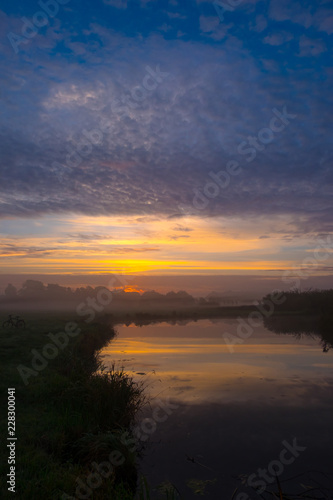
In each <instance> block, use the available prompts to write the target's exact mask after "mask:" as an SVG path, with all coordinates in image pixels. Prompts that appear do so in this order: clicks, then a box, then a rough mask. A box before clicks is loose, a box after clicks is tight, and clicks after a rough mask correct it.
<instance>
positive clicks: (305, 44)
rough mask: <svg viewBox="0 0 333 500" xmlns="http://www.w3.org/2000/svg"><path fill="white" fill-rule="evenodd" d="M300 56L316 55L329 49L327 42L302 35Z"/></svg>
mask: <svg viewBox="0 0 333 500" xmlns="http://www.w3.org/2000/svg"><path fill="white" fill-rule="evenodd" d="M299 48H300V51H299V55H300V57H314V56H318V55H320V54H322V53H323V52H326V51H327V47H326V44H325V43H324V42H323V41H322V40H317V39H311V38H308V37H307V36H305V35H302V36H301V38H300V40H299Z"/></svg>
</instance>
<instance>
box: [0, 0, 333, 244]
mask: <svg viewBox="0 0 333 500" xmlns="http://www.w3.org/2000/svg"><path fill="white" fill-rule="evenodd" d="M116 3H117V4H118V3H119V2H113V4H114V6H116V5H115V4H116ZM273 4H274V2H271V4H270V5H271V7H270V10H269V15H270V18H267V19H265V18H263V17H262V14H260V13H256V15H255V14H254V17H253V20H255V23H256V26H260V29H259V28H258V30H257V33H258V35H257V34H256V35H255V36H256V37H258V39H256V43H255V44H253V46H252V45H251V44H248V43H247V39H246V36H245V33H247V32H244V31H243V29H244V24H240V25H239V26H238V25H237V23H236V18H234V21H235V23H234V24H235V25H234V26H231V25H230V26H229V25H222V24H221V23H219V19H218V16H210V15H206V13H207V12H209V11H208V10H207V11H205V14H204V13H201V11H200V12H199V13H198V17H197V18H196V19H197V21H198V22H197V24H198V26H197V28H196V29H197V32H196V33H195V34H191V32H190V31H189V30H188V29H186V22H185V23H184V25H182V30H184V32H185V31H186V37H183V39H177V38H170V39H168V40H166V39H165V38H164V34H163V33H157V32H156V29H157V28H156V27H157V26H160V24H161V21H160V18H158V22H156V23H155V24H154V22H152V24H151V26H152V27H151V30H150V31H149V30H148V33H145V34H144V35H142V36H141V35H140V36H136V37H134V36H125V35H124V34H123V33H121V32H116V31H115V30H114V29H112V27H111V28H110V27H109V26H107V24H106V23H104V24H103V19H101V17H98V14H97V13H96V16H95V18H94V19H93V22H91V19H89V21H88V24H87V25H85V26H84V27H83V26H82V25H73V26H72V27H71V29H67V25H66V22H65V18H63V22H62V23H60V24H59V23H58V24H56V23H55V25H54V26H53V25H52V26H49V27H48V28H47V29H48V30H49V29H51V28H52V31H45V33H44V32H43V33H41V34H40V35H38V36H39V38H38V39H37V38H36V39H33V40H31V42H29V44H26V45H25V46H24V47H22V51H21V52H20V55H19V57H17V58H14V57H13V52H12V49H11V47H10V45H9V44H7V45H6V47H5V50H4V56H3V57H4V58H5V64H6V71H4V72H3V73H2V74H1V76H0V79H1V84H2V85H1V88H2V96H1V97H2V106H3V117H4V118H5V121H4V123H3V124H2V128H1V139H2V161H1V165H0V169H1V181H2V182H1V186H0V213H1V217H3V218H5V217H27V218H34V217H37V216H40V215H48V214H56V213H58V214H65V213H77V214H84V215H87V216H95V215H104V216H116V215H121V216H127V215H128V216H132V215H133V216H137V217H138V219H141V220H142V219H144V218H146V217H148V218H149V217H153V216H155V217H156V216H157V217H160V218H161V219H163V218H168V217H173V216H174V217H175V219H174V220H176V219H177V218H179V219H180V218H181V217H184V213H183V212H182V211H181V209H180V208H179V206H186V207H190V209H191V210H192V211H193V213H194V214H195V215H196V216H198V217H216V216H220V215H224V216H227V217H234V216H244V217H246V218H249V217H259V216H260V215H261V214H262V213H264V214H266V216H267V217H268V218H269V217H270V216H272V215H279V214H288V215H292V216H294V217H295V220H296V221H297V224H298V228H296V227H294V228H293V231H295V234H296V232H297V229H300V228H302V229H304V230H307V231H309V230H312V229H317V230H318V231H329V230H331V228H332V216H331V199H332V187H333V186H332V184H333V173H332V168H331V158H332V153H333V151H332V149H333V148H332V140H331V129H330V124H331V116H330V109H331V106H332V96H331V88H332V76H333V75H332V73H331V70H330V64H329V62H328V61H327V60H326V59H325V57H327V53H326V51H324V48H326V41H325V39H324V38H323V40H319V39H317V38H315V35H313V33H312V34H311V37H310V34H309V33H308V34H304V35H302V34H300V36H299V48H298V46H297V43H296V42H294V41H292V42H291V43H288V44H286V45H285V42H286V41H288V40H290V41H291V34H290V33H289V31H288V29H287V28H288V26H287V22H289V21H292V22H293V23H296V24H298V27H297V29H299V30H302V29H303V28H305V26H307V25H308V14H309V12H310V13H311V12H312V17H311V23H312V24H311V25H312V27H315V28H316V29H323V26H324V27H326V29H328V24H327V23H326V24H325V19H324V17H323V12H325V11H326V10H327V9H326V8H324V6H322V7H321V8H320V9H318V11H317V10H315V9H312V10H310V11H309V9H308V8H307V7H304V8H303V11H304V12H303V14H302V9H301V8H300V4H298V3H297V2H296V3H295V4H294V3H293V2H292V3H290V2H285V1H284V0H281V4H280V2H275V6H274V5H273ZM153 5H154V4H153V3H152V4H147V7H149V12H150V10H151V9H153ZM259 5H260V4H259ZM129 6H130V4H129ZM253 6H254V4H253V3H252V4H251V8H252V7H253ZM206 7H208V5H207V6H206ZM202 8H204V4H202ZM244 8H245V4H244ZM104 9H105V10H106V11H107V10H110V9H107V7H105V6H104ZM119 9H120V10H121V7H119ZM213 11H214V9H213ZM241 11H242V12H243V14H244V9H243V10H242V9H240V10H238V9H235V12H234V13H232V14H233V15H235V16H237V15H238V14H237V13H239V12H241ZM144 12H145V15H146V14H147V11H146V10H144ZM191 12H192V11H191ZM179 13H180V14H181V16H182V17H183V16H184V11H183V10H181V11H179ZM116 14H118V15H120V16H121V15H124V13H123V12H120V13H117V12H116V13H115V15H116ZM112 15H113V14H112ZM163 15H164V14H163ZM260 16H261V17H260ZM302 16H303V17H302ZM326 18H327V19H328V18H329V16H327V14H326ZM3 19H4V23H5V26H7V27H8V24H9V23H10V22H13V23H14V25H15V26H16V24H17V22H18V21H17V20H15V19H14V18H13V19H12V18H10V17H9V16H5V17H4V18H3ZM156 19H157V18H156ZM156 19H155V18H154V21H155V20H156ZM164 19H165V22H167V21H168V20H169V21H170V16H168V15H167V14H166V13H165V18H164ZM175 19H176V18H175ZM272 20H273V21H274V22H275V21H279V22H280V21H281V22H283V23H285V22H286V24H284V25H283V30H281V32H280V33H278V32H277V30H276V27H275V26H274V29H273V28H272V26H271V25H270V23H273V25H274V22H273V21H272ZM176 21H177V23H178V22H179V23H180V22H181V21H182V19H181V18H180V17H178V18H177V19H176ZM301 21H302V22H301ZM73 22H74V21H73ZM253 22H254V21H253ZM265 22H267V23H268V26H267V28H265ZM149 26H150V25H149ZM214 26H216V29H214ZM247 26H248V29H249V33H252V35H253V31H251V30H252V25H250V26H249V20H248V19H247ZM177 27H178V25H177ZM245 28H246V27H245ZM15 29H16V28H15ZM191 29H193V30H194V27H193V26H191ZM266 29H267V31H265V30H266ZM200 30H201V32H200ZM237 30H241V32H242V34H241V33H239V34H238V32H237ZM4 33H5V31H4ZM47 33H49V35H50V39H47V38H48V37H47ZM200 33H201V34H200ZM228 33H229V35H228V36H225V35H226V34H228ZM231 33H232V35H231ZM261 33H262V34H261ZM237 34H238V36H236V35H237ZM5 36H6V35H5ZM168 36H169V35H168ZM219 37H221V38H220V40H219ZM260 37H261V38H260ZM46 39H47V40H46ZM222 39H223V41H221V40H222ZM44 42H45V44H46V45H44ZM262 42H265V43H262ZM47 43H49V44H50V45H49V46H48V48H46V46H47ZM40 44H41V45H40ZM64 47H65V48H64ZM277 47H278V50H277ZM317 55H318V56H319V55H321V56H322V58H320V61H319V58H317V59H316V60H315V61H314V60H313V57H314V56H317ZM307 56H311V58H312V59H311V61H309V60H308V58H307ZM69 61H70V64H68V62H69ZM110 61H112V63H111V62H110ZM147 66H149V68H150V69H151V71H153V72H155V81H154V80H153V79H151V78H150V77H149V73H147ZM157 68H159V69H160V71H161V72H164V73H168V76H167V77H165V78H162V79H161V81H157V80H156V70H157ZM144 82H146V84H147V82H148V88H149V89H150V90H147V89H145V88H144V86H143V84H144ZM155 84H156V85H155ZM133 96H136V97H137V99H136V100H135V99H134V98H133ZM284 106H286V109H287V110H288V112H289V113H293V114H297V118H296V119H295V120H293V121H291V122H290V124H289V125H288V126H287V127H286V128H285V130H283V131H282V132H281V133H274V138H273V140H272V142H271V143H270V144H265V145H264V148H263V149H262V150H261V151H259V150H257V151H256V158H255V159H254V160H253V161H252V162H250V163H249V162H247V155H244V154H243V155H242V154H240V153H239V151H238V148H239V145H240V144H241V143H242V142H244V141H245V142H246V141H248V138H249V137H257V136H258V133H259V132H260V131H261V130H262V129H263V128H267V127H268V126H269V124H270V121H271V119H272V118H273V117H274V114H273V109H277V110H279V111H281V110H282V109H283V107H284ZM105 124H107V126H106V125H105ZM87 141H88V142H87ZM231 160H234V161H237V162H239V164H240V166H241V169H242V173H241V174H240V175H238V176H231V178H230V182H229V184H228V186H227V187H226V188H221V189H220V191H219V194H218V195H217V196H216V197H212V198H208V204H207V206H206V207H205V208H204V209H203V210H200V209H197V208H195V207H194V205H193V203H194V199H195V193H196V192H200V193H201V194H202V193H204V190H205V189H206V191H207V189H208V188H206V185H207V183H211V182H212V177H211V176H210V174H211V173H212V172H213V173H215V174H217V173H219V172H220V171H225V170H226V168H227V164H228V162H229V161H231ZM185 224H186V222H185V223H184V225H185ZM93 231H94V230H93ZM179 231H180V230H179ZM96 239H97V238H96Z"/></svg>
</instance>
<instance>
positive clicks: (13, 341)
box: [0, 314, 144, 500]
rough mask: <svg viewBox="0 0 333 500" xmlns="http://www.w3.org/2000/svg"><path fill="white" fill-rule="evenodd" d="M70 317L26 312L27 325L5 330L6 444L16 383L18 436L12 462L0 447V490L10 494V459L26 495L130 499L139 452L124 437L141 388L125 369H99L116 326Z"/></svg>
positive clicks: (1, 336) (1, 335)
mask: <svg viewBox="0 0 333 500" xmlns="http://www.w3.org/2000/svg"><path fill="white" fill-rule="evenodd" d="M67 319H68V321H67V322H66V318H65V317H64V315H59V314H58V315H57V314H53V315H49V314H48V315H46V314H38V315H37V314H35V315H33V314H29V315H28V316H26V317H25V322H26V327H25V328H20V329H18V328H11V329H4V328H1V329H0V363H1V381H0V385H1V394H2V397H3V400H2V412H1V433H2V434H1V435H2V436H3V437H4V440H3V443H4V442H5V441H6V437H7V436H8V432H9V431H8V429H7V410H6V408H7V391H8V388H14V389H15V412H14V414H13V415H14V416H15V420H16V425H15V433H14V434H15V437H16V438H17V440H15V443H16V455H15V461H14V462H13V463H12V464H9V463H8V453H9V448H7V447H6V445H5V444H3V445H2V446H1V452H0V460H1V491H2V495H1V497H2V498H13V492H12V491H13V490H11V491H9V490H8V488H9V487H10V486H11V485H10V484H9V483H7V482H6V481H7V479H9V478H8V477H7V474H9V472H10V466H11V467H14V469H11V472H15V474H14V475H13V474H12V478H14V476H15V481H14V483H15V486H14V491H15V495H16V497H18V498H20V499H22V500H25V499H27V500H28V499H29V500H30V499H31V498H45V499H60V498H61V499H62V498H88V496H87V495H88V494H89V491H90V492H91V493H90V495H92V496H91V497H92V498H94V499H105V498H113V499H115V500H126V499H132V498H133V494H134V492H135V489H136V484H137V475H136V464H135V458H136V457H135V451H134V450H133V446H132V448H131V446H129V445H128V442H126V441H125V440H124V439H123V436H124V435H125V434H126V433H128V434H126V435H127V441H129V440H130V431H129V429H130V426H131V423H133V421H134V418H135V415H136V414H137V412H138V411H139V410H140V408H141V407H142V405H143V404H144V396H143V389H142V387H141V386H139V385H138V384H136V383H134V382H133V380H132V379H131V378H130V377H128V376H127V375H126V374H125V373H124V372H118V371H114V370H113V371H111V372H110V373H105V372H102V373H99V374H96V373H95V372H96V370H98V369H99V368H100V360H99V356H98V351H99V349H101V348H102V347H103V346H104V345H106V344H107V342H108V341H110V340H111V339H112V338H113V337H114V335H115V332H114V330H113V328H112V327H110V326H107V325H106V324H105V323H104V322H103V321H102V320H99V321H96V322H94V323H91V324H90V325H87V324H85V323H84V322H79V321H78V322H77V323H74V322H73V321H72V320H71V318H70V317H68V318H67ZM68 325H70V326H68ZM64 326H67V327H68V328H67V333H68V335H67V339H66V336H65V335H66V330H65V331H64ZM50 332H51V336H50ZM74 334H76V335H74ZM52 335H53V337H52ZM57 342H58V344H57ZM62 344H63V346H62V347H61V345H62ZM11 409H12V408H11ZM13 415H12V414H11V420H13ZM13 438H14V437H13ZM103 462H104V464H105V463H108V464H109V466H106V465H105V468H104V469H103V467H100V464H101V463H103ZM80 495H81V496H80ZM84 495H86V496H84ZM90 495H89V497H90Z"/></svg>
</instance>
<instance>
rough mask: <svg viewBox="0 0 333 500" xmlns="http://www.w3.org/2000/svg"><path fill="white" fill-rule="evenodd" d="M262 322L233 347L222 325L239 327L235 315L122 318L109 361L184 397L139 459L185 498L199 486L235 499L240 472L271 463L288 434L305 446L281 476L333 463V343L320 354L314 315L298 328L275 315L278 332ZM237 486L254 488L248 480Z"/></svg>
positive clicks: (152, 476) (162, 392)
mask: <svg viewBox="0 0 333 500" xmlns="http://www.w3.org/2000/svg"><path fill="white" fill-rule="evenodd" d="M289 319H290V318H289ZM266 326H268V325H261V326H260V327H258V328H257V329H256V330H255V332H254V333H253V335H252V336H251V337H250V338H248V339H246V340H245V341H244V343H242V344H239V345H236V346H235V352H234V353H230V351H229V349H228V346H227V345H226V344H225V342H224V339H223V333H224V332H228V333H230V334H235V333H236V328H237V321H236V320H232V319H228V320H223V321H222V320H220V321H218V322H217V321H216V320H214V322H211V321H208V320H203V321H198V322H188V323H187V324H186V325H184V326H181V325H179V324H175V325H170V324H167V323H160V324H150V325H144V326H141V327H138V326H134V325H132V326H128V327H126V326H120V327H117V330H118V336H117V338H116V339H115V340H114V341H113V342H112V343H111V344H110V345H109V346H108V347H107V348H106V349H104V351H103V353H104V363H105V364H111V363H112V362H116V363H117V364H118V366H124V367H125V369H126V370H128V371H130V372H131V373H132V374H133V376H135V377H136V378H138V379H139V380H142V379H143V380H145V383H146V385H147V390H148V392H149V393H150V395H151V396H152V398H155V397H158V398H168V397H171V398H172V401H175V402H176V403H177V404H178V409H177V410H176V411H175V412H174V413H172V414H171V415H170V416H169V418H168V419H167V421H166V422H163V423H160V424H159V425H158V426H157V428H156V431H155V432H154V434H153V435H152V436H151V438H150V444H149V446H148V448H147V450H146V453H145V457H144V459H143V462H142V464H141V467H142V470H143V472H144V473H145V474H146V475H147V476H148V478H149V480H150V482H151V483H152V484H156V485H157V484H159V483H162V482H168V481H171V482H172V483H174V484H176V485H177V488H178V489H179V490H180V491H181V494H182V498H184V499H186V500H187V499H192V498H197V495H198V492H199V491H200V488H201V490H202V489H203V491H204V495H205V498H211V499H222V498H226V499H229V498H231V496H232V493H233V491H234V489H235V488H236V487H240V482H239V479H237V476H239V474H241V473H244V474H246V473H248V474H251V473H255V472H256V471H257V469H258V468H260V467H261V468H263V467H267V465H268V464H269V463H270V462H271V461H272V460H274V459H275V458H276V457H278V456H279V453H280V452H281V449H282V444H281V443H282V441H284V440H290V441H291V442H292V440H293V439H294V438H295V437H296V438H297V439H298V441H299V443H300V444H301V445H302V446H306V451H304V453H302V454H301V455H300V456H299V457H298V458H297V460H295V462H294V463H293V464H290V465H288V467H286V468H285V470H284V472H283V474H282V475H281V478H280V479H281V480H285V479H288V478H290V477H292V476H293V475H297V474H301V473H302V474H304V473H305V472H306V471H309V470H311V469H316V470H317V471H318V470H319V472H320V473H321V472H327V473H330V472H331V471H330V466H329V464H331V463H332V458H333V454H332V449H333V446H332V445H333V441H332V437H331V426H332V410H333V398H332V396H333V375H332V366H333V357H332V351H330V352H326V353H325V354H323V352H322V345H321V341H322V340H323V339H320V338H319V337H318V336H317V333H318V332H316V331H315V329H314V327H313V330H312V326H311V325H309V323H308V322H306V324H304V325H302V327H300V325H298V326H299V328H298V327H297V328H298V329H296V326H297V322H295V323H293V324H291V323H289V328H290V330H287V329H288V325H287V324H286V323H283V322H281V321H280V322H279V323H275V324H274V325H273V324H272V323H271V324H270V328H272V329H273V328H274V330H275V331H276V332H279V333H280V334H279V335H276V333H274V332H273V331H269V330H268V329H267V328H266ZM305 327H307V330H305ZM284 330H286V332H287V331H288V333H292V334H293V335H282V334H281V332H282V331H284ZM305 332H306V333H307V334H305ZM295 335H297V338H296V337H295ZM153 405H154V399H152V406H153ZM149 411H151V409H150V410H149ZM307 479H308V481H310V479H311V478H310V475H309V474H308V473H307ZM316 480H317V479H316ZM191 481H192V482H191ZM303 481H306V478H303ZM324 482H325V481H324V479H322V483H324ZM195 485H196V486H195ZM200 485H201V486H200ZM294 486H295V487H296V485H295V484H294ZM195 491H197V494H196V493H195ZM239 491H243V492H244V495H245V494H246V495H249V496H248V498H255V497H256V496H255V495H254V493H253V490H251V491H249V488H248V487H246V486H242V489H241V490H239ZM237 494H238V493H237ZM235 498H237V496H236V497H235ZM258 498H259V497H258ZM264 498H266V497H264ZM322 498H325V497H322ZM327 498H329V497H327ZM237 500H247V497H245V496H244V497H241V496H240V497H239V499H237Z"/></svg>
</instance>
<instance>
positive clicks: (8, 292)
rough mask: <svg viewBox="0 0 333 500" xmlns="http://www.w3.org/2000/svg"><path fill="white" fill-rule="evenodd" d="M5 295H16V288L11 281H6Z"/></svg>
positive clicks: (11, 296) (10, 296)
mask: <svg viewBox="0 0 333 500" xmlns="http://www.w3.org/2000/svg"><path fill="white" fill-rule="evenodd" d="M5 295H6V297H8V298H13V297H16V296H17V289H16V287H15V286H14V285H12V284H11V283H8V285H7V287H6V290H5Z"/></svg>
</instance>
